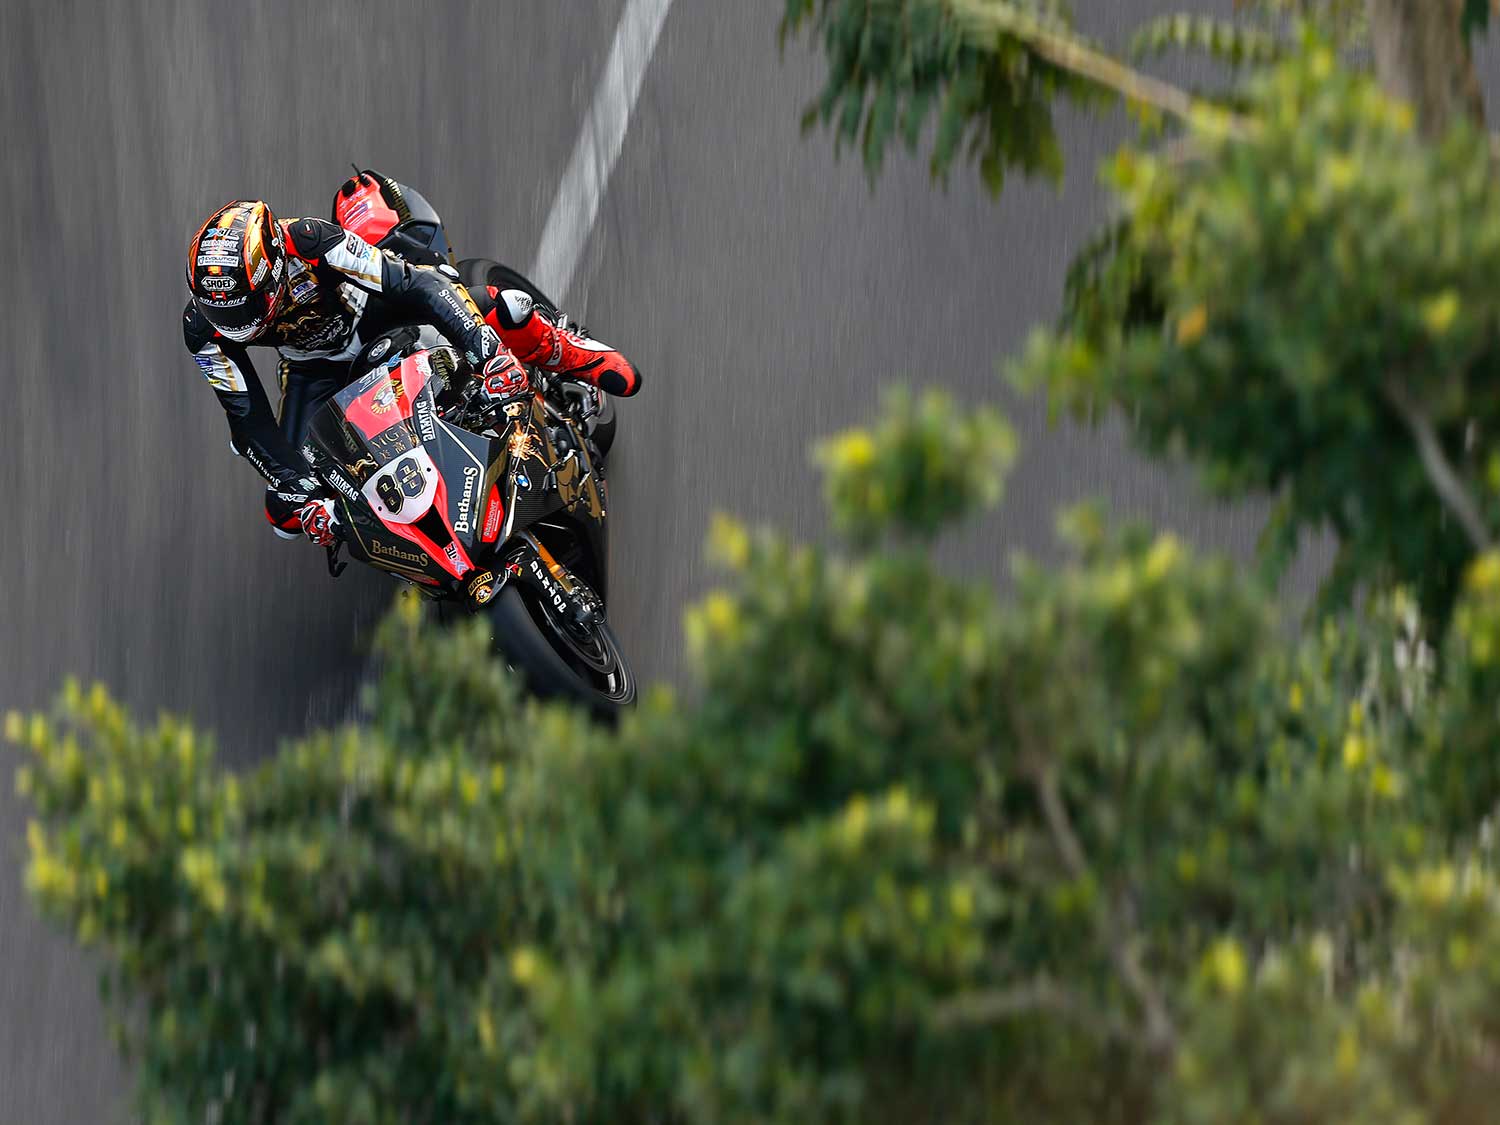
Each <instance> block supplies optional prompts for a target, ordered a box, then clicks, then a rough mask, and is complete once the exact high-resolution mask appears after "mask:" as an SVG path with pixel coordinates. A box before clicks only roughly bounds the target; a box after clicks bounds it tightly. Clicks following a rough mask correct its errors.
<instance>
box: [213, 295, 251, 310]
mask: <svg viewBox="0 0 1500 1125" xmlns="http://www.w3.org/2000/svg"><path fill="white" fill-rule="evenodd" d="M249 299H250V298H249V297H227V298H226V297H219V296H216V297H214V299H213V307H214V308H216V309H237V308H239V307H240V306H241V305H243V304H244V303H245V302H246V301H248V300H249Z"/></svg>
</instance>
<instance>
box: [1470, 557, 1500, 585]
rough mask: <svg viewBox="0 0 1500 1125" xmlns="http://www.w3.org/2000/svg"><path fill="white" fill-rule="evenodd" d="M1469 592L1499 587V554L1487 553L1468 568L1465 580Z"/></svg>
mask: <svg viewBox="0 0 1500 1125" xmlns="http://www.w3.org/2000/svg"><path fill="white" fill-rule="evenodd" d="M1465 582H1466V583H1467V585H1468V587H1469V589H1471V590H1494V589H1496V588H1497V587H1500V553H1496V552H1494V551H1488V552H1486V553H1485V554H1483V555H1480V556H1479V558H1478V559H1477V560H1476V561H1475V562H1474V565H1473V566H1471V567H1469V573H1468V575H1467V576H1466V578H1465Z"/></svg>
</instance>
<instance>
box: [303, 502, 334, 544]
mask: <svg viewBox="0 0 1500 1125" xmlns="http://www.w3.org/2000/svg"><path fill="white" fill-rule="evenodd" d="M297 522H299V523H300V524H301V525H302V532H303V534H305V535H306V536H307V537H308V538H309V539H311V540H312V541H313V542H314V543H316V544H317V545H318V546H319V547H334V546H337V545H338V541H339V533H338V527H339V517H338V513H337V512H336V511H334V507H333V501H332V500H329V499H326V498H323V499H317V500H309V501H308V502H307V503H306V504H304V505H302V507H300V508H298V509H297Z"/></svg>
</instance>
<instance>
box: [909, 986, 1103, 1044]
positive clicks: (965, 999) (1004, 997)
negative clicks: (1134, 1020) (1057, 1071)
mask: <svg viewBox="0 0 1500 1125" xmlns="http://www.w3.org/2000/svg"><path fill="white" fill-rule="evenodd" d="M1035 1012H1046V1013H1048V1014H1051V1015H1057V1016H1061V1017H1063V1018H1064V1019H1067V1020H1069V1021H1071V1022H1073V1023H1075V1024H1077V1025H1078V1026H1080V1027H1083V1028H1085V1029H1086V1030H1087V1031H1089V1032H1090V1033H1091V1034H1092V1035H1094V1037H1095V1038H1098V1039H1119V1040H1129V1038H1130V1029H1129V1028H1127V1027H1125V1026H1124V1025H1123V1024H1121V1023H1120V1022H1119V1021H1118V1020H1115V1019H1112V1018H1110V1017H1109V1016H1108V1015H1106V1014H1105V1013H1103V1012H1099V1011H1096V1010H1095V1009H1094V1008H1093V1006H1092V1005H1090V1004H1089V1003H1088V1002H1087V1001H1086V1000H1084V998H1083V997H1081V996H1079V995H1078V994H1077V993H1075V992H1073V991H1071V990H1070V989H1067V988H1064V987H1062V986H1061V985H1059V984H1056V983H1055V982H1054V981H1053V980H1052V979H1051V978H1050V977H1048V976H1046V975H1045V974H1044V975H1042V976H1038V977H1036V978H1034V979H1032V980H1030V981H1027V982H1026V983H1025V984H1020V985H1016V986H1015V987H1014V988H999V989H986V990H983V991H978V992H966V993H962V994H960V995H958V996H955V997H954V998H953V999H952V1000H949V1001H948V1002H946V1003H944V1004H942V1005H941V1006H940V1007H938V1009H937V1010H936V1011H935V1012H934V1013H933V1016H932V1022H933V1025H934V1026H935V1027H937V1028H938V1029H939V1030H945V1031H946V1030H951V1029H953V1028H958V1027H970V1026H973V1025H976V1024H987V1023H998V1022H1000V1021H1001V1020H1007V1019H1010V1018H1012V1017H1014V1016H1023V1015H1029V1014H1032V1013H1035Z"/></svg>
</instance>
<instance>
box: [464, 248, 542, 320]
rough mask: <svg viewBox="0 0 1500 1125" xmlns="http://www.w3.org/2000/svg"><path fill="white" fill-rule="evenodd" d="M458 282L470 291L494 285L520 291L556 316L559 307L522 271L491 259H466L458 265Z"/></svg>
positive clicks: (497, 287) (498, 287)
mask: <svg viewBox="0 0 1500 1125" xmlns="http://www.w3.org/2000/svg"><path fill="white" fill-rule="evenodd" d="M458 280H459V281H461V282H463V284H464V286H465V287H466V288H469V289H474V288H480V287H483V286H486V285H493V286H494V287H495V288H496V289H519V290H521V292H523V293H526V294H528V295H529V296H530V297H531V299H532V300H533V301H535V302H536V304H537V306H538V307H539V308H541V309H543V310H544V311H545V312H547V313H552V314H555V313H556V312H557V305H556V304H555V303H553V301H552V298H550V297H548V296H547V294H545V293H543V292H542V291H541V289H539V288H538V287H537V285H536V284H535V283H534V282H533V281H532V280H531V279H530V278H529V277H527V276H526V275H525V274H523V273H521V271H520V270H513V269H511V268H510V267H509V266H502V265H501V264H500V263H499V262H496V261H493V260H491V259H490V258H464V259H462V260H460V261H459V263H458Z"/></svg>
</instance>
